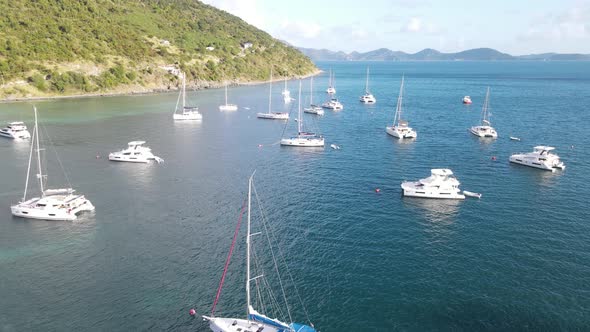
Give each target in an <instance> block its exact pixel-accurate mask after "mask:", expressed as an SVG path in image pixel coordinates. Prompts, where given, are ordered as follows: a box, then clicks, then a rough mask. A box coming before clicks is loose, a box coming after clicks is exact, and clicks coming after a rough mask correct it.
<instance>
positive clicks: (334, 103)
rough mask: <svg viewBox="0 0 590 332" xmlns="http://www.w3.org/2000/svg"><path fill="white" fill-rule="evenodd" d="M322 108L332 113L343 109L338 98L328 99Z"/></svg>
mask: <svg viewBox="0 0 590 332" xmlns="http://www.w3.org/2000/svg"><path fill="white" fill-rule="evenodd" d="M322 107H323V108H327V109H330V110H334V111H341V110H342V109H344V106H343V105H342V104H341V103H340V102H339V101H338V98H330V100H328V101H326V102H325V103H323V104H322Z"/></svg>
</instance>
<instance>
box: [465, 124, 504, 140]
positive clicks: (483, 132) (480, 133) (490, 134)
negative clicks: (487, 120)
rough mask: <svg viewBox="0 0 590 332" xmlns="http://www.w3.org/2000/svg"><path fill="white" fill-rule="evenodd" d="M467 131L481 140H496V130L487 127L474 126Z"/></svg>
mask: <svg viewBox="0 0 590 332" xmlns="http://www.w3.org/2000/svg"><path fill="white" fill-rule="evenodd" d="M469 131H470V132H471V133H472V134H473V135H475V136H477V137H481V138H498V133H497V132H496V130H494V128H492V127H489V126H474V127H471V128H469Z"/></svg>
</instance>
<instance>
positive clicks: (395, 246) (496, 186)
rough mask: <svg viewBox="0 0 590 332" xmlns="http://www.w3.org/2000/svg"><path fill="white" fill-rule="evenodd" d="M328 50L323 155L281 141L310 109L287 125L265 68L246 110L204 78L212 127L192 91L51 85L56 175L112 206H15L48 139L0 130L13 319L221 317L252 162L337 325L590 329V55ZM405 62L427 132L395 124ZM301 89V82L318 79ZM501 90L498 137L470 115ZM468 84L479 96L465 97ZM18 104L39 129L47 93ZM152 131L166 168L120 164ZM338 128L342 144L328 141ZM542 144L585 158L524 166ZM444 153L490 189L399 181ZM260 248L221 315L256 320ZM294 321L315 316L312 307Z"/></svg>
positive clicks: (149, 325) (159, 324) (267, 202)
mask: <svg viewBox="0 0 590 332" xmlns="http://www.w3.org/2000/svg"><path fill="white" fill-rule="evenodd" d="M367 65H369V66H370V67H371V78H370V89H371V90H372V92H373V93H374V94H375V96H376V98H377V99H378V101H377V104H375V105H371V106H365V105H362V104H360V103H359V102H358V96H359V95H360V94H361V93H362V92H363V90H364V83H365V76H364V75H365V70H366V66H367ZM319 66H320V67H321V68H322V69H324V70H325V71H326V73H324V74H322V75H321V76H318V77H316V78H315V80H314V85H315V87H316V91H315V95H314V100H315V101H316V102H320V101H322V100H323V98H324V96H325V95H324V93H323V91H324V89H325V88H326V87H327V81H328V75H327V70H328V69H329V68H332V69H333V70H334V71H335V74H336V89H337V90H338V97H339V98H340V100H341V101H342V102H343V104H344V107H345V108H344V110H343V111H341V112H338V113H334V112H331V111H327V112H326V115H325V116H324V117H322V118H316V119H315V120H313V119H312V118H311V116H310V115H305V118H304V123H305V124H306V125H307V126H308V127H309V128H311V129H313V130H319V131H320V132H321V133H323V134H324V135H325V137H326V143H327V146H326V148H325V149H319V150H318V149H311V150H310V149H296V148H284V147H283V148H281V147H280V146H279V145H278V144H277V142H278V141H279V139H280V137H281V135H282V134H283V133H284V134H285V135H289V134H292V133H293V131H294V123H290V124H288V126H287V127H286V128H285V126H284V124H283V123H282V122H278V121H268V120H259V119H256V116H255V113H256V112H259V111H266V110H267V107H268V100H267V98H268V86H265V85H261V86H246V87H239V88H230V89H229V95H230V102H235V103H237V104H238V105H240V110H239V111H238V112H234V113H228V112H225V113H222V112H219V111H218V110H217V106H218V105H219V104H221V103H223V98H224V96H223V89H219V90H204V91H196V92H194V91H193V92H191V93H190V99H191V100H192V101H194V102H195V103H196V104H198V105H199V107H200V109H201V111H202V113H203V122H202V123H194V124H190V123H174V122H173V121H172V119H171V112H172V108H173V107H174V105H175V104H176V98H177V95H176V94H175V93H170V94H158V95H149V96H124V97H105V98H84V99H75V100H54V101H42V102H35V105H36V106H37V108H38V109H39V116H40V119H41V122H42V131H43V132H44V133H46V134H48V136H49V138H50V141H51V142H52V143H53V144H52V146H53V147H54V148H51V147H49V146H48V147H47V154H46V157H47V158H46V159H47V164H48V174H49V180H48V181H49V183H50V184H53V186H62V185H65V184H66V183H67V179H66V176H64V172H62V171H61V168H60V166H59V163H58V161H57V157H59V159H60V160H61V161H62V163H63V165H64V168H65V174H67V178H69V179H70V181H71V183H72V185H73V186H74V187H75V188H76V189H77V190H78V191H79V192H81V193H84V194H85V195H86V196H87V197H88V198H89V199H90V200H91V201H92V202H93V204H94V205H95V206H96V212H95V213H93V214H86V215H83V216H82V217H81V218H80V219H79V220H77V221H76V222H49V221H38V220H23V219H18V218H13V217H12V216H11V215H10V205H11V204H14V203H16V202H17V201H18V200H19V199H20V197H21V196H22V190H23V186H24V180H25V179H24V177H25V173H26V164H27V160H28V152H29V150H28V145H27V143H24V144H19V143H15V142H10V141H8V140H4V139H2V140H0V155H2V157H3V158H2V160H3V162H2V163H1V164H0V174H1V178H2V190H1V191H0V271H1V272H2V278H1V280H2V281H1V282H0V327H1V329H2V330H6V331H13V330H14V331H23V330H60V331H63V330H119V331H129V330H186V331H189V330H199V331H201V330H206V329H207V326H206V325H205V324H204V323H203V322H202V321H201V320H200V319H198V318H192V317H190V316H189V315H188V309H189V308H193V307H194V308H196V309H197V312H198V313H199V314H207V313H208V312H209V310H210V308H211V304H212V302H213V299H214V296H215V292H216V288H217V284H218V282H219V278H220V276H221V271H222V268H223V263H224V260H225V257H226V255H227V251H228V249H229V245H230V242H231V237H232V235H233V230H234V227H235V223H236V221H237V217H238V214H239V209H240V207H241V204H242V201H243V199H244V197H245V193H246V189H247V177H248V176H249V174H250V173H251V172H252V171H253V170H254V169H256V170H257V173H256V187H257V191H258V193H259V194H260V197H261V199H262V202H263V204H264V207H265V211H266V213H267V215H268V217H269V219H270V220H271V222H272V223H273V225H274V226H273V227H274V229H275V232H276V234H277V235H278V237H279V241H280V242H281V243H282V248H283V251H284V252H285V254H286V255H287V260H288V261H289V265H290V267H291V272H292V273H293V275H294V277H295V281H296V284H297V287H298V289H299V291H300V293H301V295H302V297H303V299H304V302H305V304H306V307H307V310H308V311H309V313H310V318H311V320H312V321H313V323H314V324H315V326H316V327H318V328H319V329H320V330H321V331H324V332H327V331H391V330H404V331H405V330H408V331H424V330H454V331H455V330H506V329H520V330H535V331H537V330H576V329H579V330H582V329H584V328H585V327H587V326H588V325H590V317H589V315H588V308H589V307H590V286H589V283H588V276H589V275H590V263H589V262H590V244H589V243H590V226H589V225H588V220H590V211H589V208H588V204H587V201H588V200H587V197H588V195H590V190H589V189H588V187H587V186H585V183H586V180H587V178H588V176H587V174H588V172H589V171H590V167H589V166H588V164H587V161H588V160H590V159H589V155H588V143H589V139H588V138H587V137H588V136H587V135H586V131H587V130H586V128H587V126H586V125H585V124H587V123H590V115H589V113H588V110H587V107H588V104H589V101H590V88H589V87H590V63H583V62H571V63H568V62H428V63H422V62H407V63H403V62H402V63H380V62H371V63H357V62H352V63H351V62H331V63H320V64H319ZM402 74H405V79H406V83H405V93H404V118H406V119H407V120H408V121H409V122H410V125H411V126H412V127H414V128H415V129H416V130H417V131H418V138H417V139H416V140H415V141H411V142H400V141H396V140H395V139H393V138H391V137H389V136H387V135H386V134H385V126H386V125H388V124H389V123H390V122H391V120H392V119H393V113H394V109H395V101H396V99H397V93H398V90H399V84H400V79H401V75H402ZM308 83H309V82H308V81H307V80H306V81H304V83H303V87H304V91H303V96H302V100H304V101H306V100H308V95H309V91H308V86H309V85H308ZM289 85H290V89H291V95H292V96H293V97H295V98H298V97H297V93H296V87H297V85H298V84H297V83H296V82H294V81H293V82H289ZM487 86H490V88H491V99H490V104H491V112H492V118H491V121H492V124H493V125H494V127H495V128H496V129H497V131H498V132H499V135H500V137H499V138H498V139H497V140H495V141H489V140H479V139H477V138H475V137H473V136H472V135H470V134H469V132H468V130H467V129H468V128H469V127H470V126H472V125H474V124H477V123H478V121H479V119H480V111H481V105H482V103H483V99H484V96H485V92H486V87H487ZM282 88H283V86H282V84H275V85H274V89H273V91H274V93H273V98H274V102H273V103H274V104H275V106H274V107H273V109H275V110H291V111H292V112H293V111H294V110H293V109H292V106H293V105H290V106H284V105H283V103H282V99H281V98H280V91H281V89H282ZM464 95H470V96H471V97H472V100H473V104H472V105H470V106H465V105H462V104H461V99H462V97H463V96H464ZM294 104H295V106H296V102H295V103H294ZM244 107H248V108H250V109H249V110H247V109H245V108H244ZM292 115H293V113H292ZM10 120H23V121H26V122H27V124H28V125H29V127H32V121H31V120H32V111H31V103H16V104H0V121H1V122H2V123H4V122H6V121H10ZM509 136H517V137H520V138H521V139H522V141H520V142H517V141H511V140H510V139H509V138H508V137H509ZM136 139H143V140H146V141H147V142H148V145H149V146H150V147H151V148H152V149H153V152H154V154H156V155H158V156H161V157H162V158H164V159H165V163H164V164H160V165H157V164H154V165H135V164H125V163H110V162H108V161H107V159H106V157H107V155H108V153H109V152H111V151H115V150H118V149H120V148H122V147H124V146H125V145H126V143H127V142H128V141H131V140H136ZM43 143H45V144H46V145H48V143H49V139H48V137H47V136H44V141H43ZM332 143H334V144H338V145H340V146H341V147H342V149H341V150H332V149H330V148H329V147H328V146H329V144H332ZM540 144H547V145H552V146H555V147H556V148H557V151H556V152H557V153H558V154H559V155H560V156H561V157H562V159H563V160H564V162H565V163H566V165H567V168H566V170H565V171H563V172H556V173H548V172H543V171H540V170H535V169H529V168H526V167H522V166H517V165H511V164H509V163H508V156H509V155H510V154H511V153H514V152H521V151H529V150H532V147H533V146H535V145H540ZM54 150H55V151H54ZM55 152H57V157H56V153H55ZM97 156H98V157H99V158H97ZM493 156H495V157H496V158H497V159H496V160H495V161H494V160H492V157H493ZM441 167H448V168H451V169H452V170H453V171H454V172H455V174H456V175H457V177H458V179H459V180H460V181H461V183H462V187H463V188H464V189H466V190H471V191H475V192H481V193H483V197H482V199H481V200H476V199H467V200H465V201H461V202H457V201H453V202H448V201H438V200H434V201H432V200H419V199H409V198H402V197H401V195H400V188H399V184H400V183H401V181H403V180H412V179H419V178H423V177H426V176H428V174H429V170H430V169H431V168H441ZM585 174H586V175H585ZM375 188H380V189H381V192H380V193H376V192H375ZM31 189H34V186H31ZM241 240H243V239H242V238H241ZM243 260H244V252H243V243H240V244H239V245H238V247H237V248H236V252H235V254H234V258H233V261H232V265H231V266H230V271H229V274H228V279H227V280H226V286H225V288H224V291H223V294H222V296H221V300H220V303H219V305H218V308H217V314H218V315H234V316H239V317H242V316H243V312H244V309H245V304H244V301H245V294H244V288H243V283H244V263H243ZM290 299H292V300H293V302H296V298H290ZM294 318H295V320H298V321H305V316H304V314H303V312H302V310H301V308H298V307H297V306H295V315H294Z"/></svg>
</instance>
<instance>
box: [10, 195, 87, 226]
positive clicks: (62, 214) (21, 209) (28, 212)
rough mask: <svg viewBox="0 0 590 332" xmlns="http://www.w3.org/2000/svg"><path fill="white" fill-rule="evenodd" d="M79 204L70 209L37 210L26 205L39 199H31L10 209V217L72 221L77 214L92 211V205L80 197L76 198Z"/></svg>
mask: <svg viewBox="0 0 590 332" xmlns="http://www.w3.org/2000/svg"><path fill="white" fill-rule="evenodd" d="M77 199H79V200H80V203H79V204H77V205H76V206H72V207H71V208H65V207H61V208H48V207H46V208H39V207H35V206H34V205H32V204H28V203H29V202H31V201H37V200H39V198H33V199H31V200H29V201H27V202H24V203H19V204H16V205H13V206H11V207H10V210H11V212H12V215H13V216H15V217H21V218H27V219H39V220H64V221H72V220H76V219H77V218H78V214H80V213H82V212H91V211H94V205H92V203H91V202H90V201H89V200H87V199H86V198H84V196H80V197H79V198H77Z"/></svg>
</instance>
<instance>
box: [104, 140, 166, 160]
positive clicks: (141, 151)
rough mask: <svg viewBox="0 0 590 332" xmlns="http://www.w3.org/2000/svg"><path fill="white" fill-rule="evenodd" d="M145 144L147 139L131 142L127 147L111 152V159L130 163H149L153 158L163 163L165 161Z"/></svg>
mask: <svg viewBox="0 0 590 332" xmlns="http://www.w3.org/2000/svg"><path fill="white" fill-rule="evenodd" d="M144 144H145V141H133V142H129V143H128V146H127V149H123V150H121V151H117V152H112V153H110V154H109V160H112V161H126V162H130V163H149V162H150V161H152V160H155V161H156V162H158V163H161V162H163V161H164V159H162V158H160V157H157V156H154V154H153V153H152V149H150V148H149V147H147V146H143V145H144Z"/></svg>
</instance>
